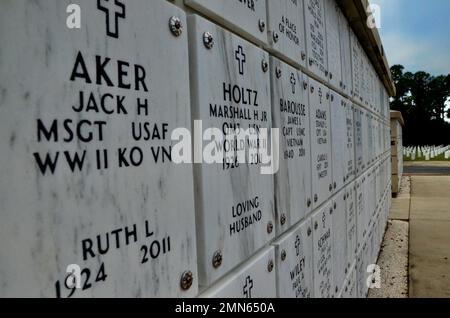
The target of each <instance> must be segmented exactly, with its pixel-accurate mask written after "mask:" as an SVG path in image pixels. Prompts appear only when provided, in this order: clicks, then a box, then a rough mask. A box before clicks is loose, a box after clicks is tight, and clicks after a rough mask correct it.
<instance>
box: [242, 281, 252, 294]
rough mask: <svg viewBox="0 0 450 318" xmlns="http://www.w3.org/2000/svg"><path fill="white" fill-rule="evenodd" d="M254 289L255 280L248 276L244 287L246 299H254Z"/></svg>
mask: <svg viewBox="0 0 450 318" xmlns="http://www.w3.org/2000/svg"><path fill="white" fill-rule="evenodd" d="M252 289H253V279H252V278H251V277H250V276H247V278H246V279H245V285H244V289H243V292H244V296H245V298H252Z"/></svg>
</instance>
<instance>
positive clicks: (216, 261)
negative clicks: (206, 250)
mask: <svg viewBox="0 0 450 318" xmlns="http://www.w3.org/2000/svg"><path fill="white" fill-rule="evenodd" d="M222 260H223V256H222V252H221V251H217V252H215V253H214V256H213V261H212V265H213V267H214V268H219V267H220V265H222Z"/></svg>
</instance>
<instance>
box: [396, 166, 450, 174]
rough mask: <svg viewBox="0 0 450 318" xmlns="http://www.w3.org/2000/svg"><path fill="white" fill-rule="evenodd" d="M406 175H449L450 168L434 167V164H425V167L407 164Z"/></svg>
mask: <svg viewBox="0 0 450 318" xmlns="http://www.w3.org/2000/svg"><path fill="white" fill-rule="evenodd" d="M403 171H404V174H405V175H418V174H423V175H447V176H450V168H448V167H432V166H424V167H412V166H405V167H404V170H403Z"/></svg>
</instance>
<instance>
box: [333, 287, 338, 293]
mask: <svg viewBox="0 0 450 318" xmlns="http://www.w3.org/2000/svg"><path fill="white" fill-rule="evenodd" d="M334 291H335V292H336V294H337V293H338V292H339V288H338V287H337V286H336V288H335V289H334Z"/></svg>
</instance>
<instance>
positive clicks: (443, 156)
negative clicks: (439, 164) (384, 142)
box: [403, 154, 450, 162]
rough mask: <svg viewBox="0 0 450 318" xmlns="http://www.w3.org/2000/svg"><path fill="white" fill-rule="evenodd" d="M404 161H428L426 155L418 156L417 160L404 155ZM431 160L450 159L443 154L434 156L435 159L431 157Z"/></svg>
mask: <svg viewBox="0 0 450 318" xmlns="http://www.w3.org/2000/svg"><path fill="white" fill-rule="evenodd" d="M403 161H404V162H411V161H426V160H425V157H416V160H411V158H407V157H406V156H403ZM429 161H450V159H445V154H441V155H439V156H437V157H434V158H433V159H431V158H430V160H429Z"/></svg>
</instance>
